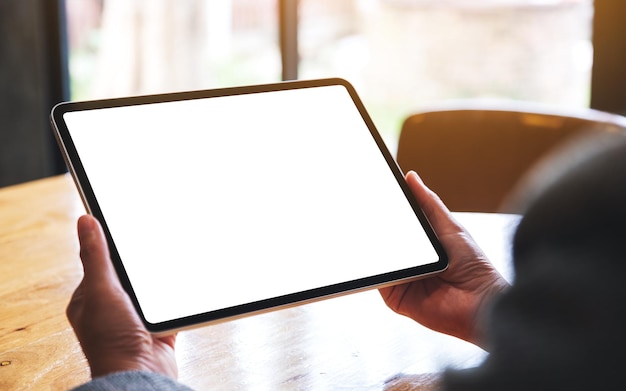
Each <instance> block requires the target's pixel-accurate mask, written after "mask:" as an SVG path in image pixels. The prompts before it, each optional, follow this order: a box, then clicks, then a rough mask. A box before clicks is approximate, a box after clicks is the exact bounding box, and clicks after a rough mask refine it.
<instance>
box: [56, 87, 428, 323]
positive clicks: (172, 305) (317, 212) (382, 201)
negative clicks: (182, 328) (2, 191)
mask: <svg viewBox="0 0 626 391" xmlns="http://www.w3.org/2000/svg"><path fill="white" fill-rule="evenodd" d="M64 120H65V122H66V125H67V128H68V131H69V133H70V135H71V137H72V139H73V141H74V145H75V147H76V151H77V153H78V155H79V156H80V158H81V161H82V164H83V167H84V170H85V173H86V175H87V177H88V178H89V181H90V183H91V186H92V188H93V191H94V194H95V195H96V199H97V202H98V204H99V206H100V208H101V210H102V215H103V216H104V219H105V221H106V224H107V226H108V228H109V230H110V232H111V236H112V238H113V241H114V242H115V244H116V246H117V249H118V252H119V255H120V258H121V260H122V263H123V265H124V267H125V269H126V273H127V275H128V277H129V280H130V282H131V284H132V288H133V291H134V293H135V295H136V297H137V300H138V302H139V304H140V306H141V309H142V311H143V313H144V316H145V318H146V320H147V321H149V322H151V323H159V322H163V321H168V320H172V319H178V318H181V317H185V316H188V315H195V314H199V313H206V312H210V311H214V310H217V309H221V308H226V307H232V306H236V305H239V304H244V303H248V302H253V301H258V300H263V299H268V298H273V297H277V296H281V295H285V294H290V293H294V292H300V291H305V290H308V289H313V288H318V287H324V286H328V285H331V284H337V283H341V282H345V281H351V280H355V279H359V278H363V277H368V276H372V275H378V274H382V273H386V272H389V271H394V270H401V269H406V268H411V267H415V266H419V265H423V264H428V263H433V262H436V261H437V260H438V259H439V257H438V255H437V253H436V252H435V251H434V249H433V247H432V245H431V243H430V240H429V239H428V237H427V236H426V235H425V233H424V232H423V229H422V227H421V225H420V223H419V221H418V219H417V218H416V216H415V213H414V212H413V211H412V208H411V206H410V204H409V203H408V201H407V200H406V197H405V195H404V194H403V192H402V190H401V188H400V187H399V186H398V184H397V180H396V178H395V177H394V175H393V173H392V172H391V171H390V169H389V167H388V164H387V163H386V161H385V159H384V157H383V155H382V154H381V153H380V151H379V149H378V147H377V145H376V143H375V141H374V139H373V137H372V135H371V134H370V132H369V130H368V128H367V126H366V124H365V122H364V120H363V118H362V117H361V114H360V113H359V111H358V109H357V108H356V107H355V104H354V103H353V101H352V99H351V97H350V95H349V93H348V92H347V90H346V89H345V88H344V87H343V86H340V85H333V86H322V87H314V88H304V89H292V90H284V91H274V92H267V93H253V94H243V95H234V96H224V97H212V98H202V99H191V100H183V101H175V102H167V103H152V104H144V105H135V106H127V107H116V108H105V109H95V110H83V111H77V112H69V113H65V114H64Z"/></svg>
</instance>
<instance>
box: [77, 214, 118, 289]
mask: <svg viewBox="0 0 626 391" xmlns="http://www.w3.org/2000/svg"><path fill="white" fill-rule="evenodd" d="M77 229H78V240H79V242H80V259H81V261H82V263H83V270H84V276H83V282H84V284H85V285H87V286H93V285H95V284H98V283H105V284H111V283H114V284H117V283H118V280H117V276H116V275H115V270H114V269H113V265H112V263H111V260H110V256H109V249H108V246H107V242H106V239H105V237H104V232H103V231H102V228H101V227H100V223H99V222H98V220H96V219H95V218H94V217H93V216H90V215H84V216H81V217H80V218H79V219H78V224H77Z"/></svg>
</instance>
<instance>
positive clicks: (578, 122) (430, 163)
mask: <svg viewBox="0 0 626 391" xmlns="http://www.w3.org/2000/svg"><path fill="white" fill-rule="evenodd" d="M625 129H626V118H625V117H622V116H618V115H614V114H609V113H605V112H600V111H596V110H591V109H581V110H572V111H567V112H566V111H564V110H560V111H558V110H556V109H554V108H552V107H550V108H548V107H545V106H536V105H526V104H525V105H517V104H515V105H512V104H489V105H486V104H480V103H477V104H471V103H464V104H461V105H454V106H452V107H438V108H435V109H432V110H427V111H423V112H420V113H415V114H412V115H410V116H409V117H408V118H407V119H406V120H405V122H404V123H403V125H402V130H401V133H400V138H399V141H398V150H397V154H396V159H397V161H398V164H399V166H400V168H401V169H402V170H403V171H404V172H405V173H406V172H407V171H408V170H414V171H416V172H417V173H418V174H419V175H420V176H421V177H422V178H423V180H424V182H425V183H426V184H427V185H428V186H429V187H430V188H431V189H433V190H434V191H435V192H437V193H438V194H439V196H440V197H441V198H442V200H443V201H444V202H445V203H446V205H447V206H448V207H449V208H450V209H451V210H453V211H459V212H499V211H503V210H502V206H503V203H504V202H505V200H506V198H507V195H509V193H510V192H511V190H512V189H513V188H514V186H515V185H516V183H518V181H519V180H520V179H521V178H522V177H523V176H524V174H525V173H526V172H527V171H528V170H529V169H530V168H531V167H532V166H533V165H535V164H536V163H537V162H538V161H539V159H541V158H542V157H544V156H545V155H546V154H547V153H548V152H549V151H550V150H552V149H553V148H555V147H556V146H558V145H559V144H561V143H564V142H565V141H566V140H568V139H570V138H572V137H576V136H580V135H581V134H583V133H584V132H607V131H609V132H613V131H623V130H625Z"/></svg>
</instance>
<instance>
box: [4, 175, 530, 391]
mask: <svg viewBox="0 0 626 391" xmlns="http://www.w3.org/2000/svg"><path fill="white" fill-rule="evenodd" d="M83 213H84V208H83V207H82V204H81V202H80V200H79V199H78V195H77V193H76V190H75V188H74V184H73V183H72V180H71V178H70V177H69V176H67V175H62V176H58V177H53V178H48V179H45V180H39V181H34V182H30V183H26V184H22V185H18V186H12V187H7V188H4V189H0V221H2V224H0V275H1V276H2V284H0V298H1V300H2V301H1V304H0V363H1V365H0V389H2V390H21V389H29V390H31V389H68V388H70V387H72V386H75V385H78V384H80V383H82V382H84V381H86V380H88V379H89V369H88V366H87V363H86V361H85V359H84V357H83V355H82V352H81V350H80V346H79V345H78V342H77V341H76V339H75V337H74V334H73V332H72V330H71V328H70V326H69V324H68V322H67V320H66V318H65V306H66V305H67V301H68V300H69V297H70V295H71V293H72V291H73V290H74V288H75V287H76V285H77V284H78V282H79V281H80V278H81V275H82V271H81V266H80V261H79V258H78V243H77V239H76V235H75V224H76V219H77V218H78V216H80V215H81V214H83ZM455 216H456V217H457V219H458V220H459V221H460V222H461V223H462V224H464V225H465V226H466V227H467V228H468V229H469V231H470V232H471V234H472V236H473V237H474V238H475V239H476V241H477V242H478V243H479V244H480V245H481V246H482V247H483V249H484V250H485V252H486V253H487V255H488V256H489V257H490V259H491V260H492V261H493V262H494V264H495V265H496V267H498V269H500V270H501V271H502V273H503V274H504V275H505V277H507V278H508V279H512V272H511V269H510V267H509V248H508V246H509V243H510V235H511V234H512V232H513V230H514V229H515V226H516V225H517V222H518V221H519V216H514V215H499V214H474V213H456V214H455ZM484 356H485V352H484V351H482V350H481V349H479V348H477V347H475V346H473V345H471V344H469V343H466V342H463V341H460V340H458V339H456V338H453V337H449V336H446V335H442V334H438V333H435V332H433V331H431V330H428V329H426V328H424V327H422V326H420V325H419V324H416V323H415V322H413V321H411V320H410V319H407V318H405V317H402V316H400V315H397V314H395V313H393V312H392V311H391V310H389V309H388V308H387V307H386V306H385V304H384V303H383V301H382V299H381V298H380V295H379V294H378V292H377V291H367V292H362V293H356V294H352V295H348V296H343V297H339V298H334V299H329V300H325V301H321V302H317V303H311V304H306V305H301V306H297V307H293V308H289V309H285V310H280V311H275V312H271V313H267V314H262V315H256V316H251V317H247V318H242V319H238V320H234V321H229V322H224V323H220V324H216V325H211V326H206V327H202V328H198V329H194V330H189V331H184V332H181V333H180V334H179V337H178V342H177V358H178V362H179V372H180V377H179V378H180V380H181V381H182V382H183V383H185V384H187V385H189V386H191V387H193V388H196V389H198V390H233V389H255V390H259V389H272V390H276V389H288V390H290V389H294V390H307V389H311V390H320V389H322V390H324V389H332V390H337V389H355V390H381V389H392V390H393V389H397V390H400V389H407V388H409V387H410V388H411V389H422V390H425V389H432V387H433V381H434V379H436V374H437V373H439V372H441V371H442V370H443V369H445V368H448V367H468V366H473V365H476V364H478V363H480V361H481V360H482V359H483V358H484Z"/></svg>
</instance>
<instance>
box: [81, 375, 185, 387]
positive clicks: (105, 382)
mask: <svg viewBox="0 0 626 391" xmlns="http://www.w3.org/2000/svg"><path fill="white" fill-rule="evenodd" d="M131 390H145V391H165V390H167V391H179V390H180V391H193V390H192V389H191V388H189V387H187V386H185V385H183V384H181V383H179V382H177V381H175V380H173V379H171V378H169V377H166V376H163V375H161V374H158V373H152V372H143V371H127V372H118V373H113V374H110V375H107V376H103V377H98V378H95V379H93V380H91V381H90V382H88V383H85V384H83V385H81V386H78V387H76V388H74V389H72V391H131Z"/></svg>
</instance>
